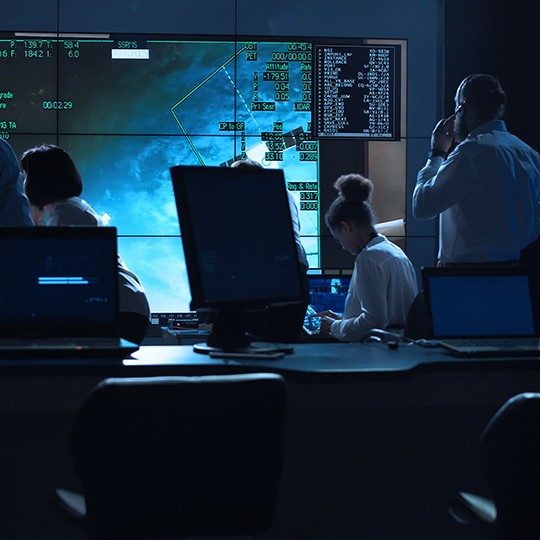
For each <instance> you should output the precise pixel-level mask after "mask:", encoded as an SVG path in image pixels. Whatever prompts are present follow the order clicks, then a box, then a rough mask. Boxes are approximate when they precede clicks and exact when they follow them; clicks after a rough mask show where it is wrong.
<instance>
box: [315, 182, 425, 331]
mask: <svg viewBox="0 0 540 540" xmlns="http://www.w3.org/2000/svg"><path fill="white" fill-rule="evenodd" d="M334 187H335V188H336V189H337V191H338V196H337V198H336V199H335V200H334V202H333V203H332V204H331V206H330V208H329V209H328V210H327V212H326V215H325V220H326V225H327V226H328V228H329V229H330V231H331V233H332V236H333V237H334V238H335V239H336V240H337V241H338V242H339V243H340V244H341V247H342V248H343V249H345V250H346V251H348V252H349V253H352V254H353V255H355V256H356V261H355V264H354V271H353V274H352V278H351V284H350V286H349V292H348V294H347V300H346V302H345V311H344V313H343V317H341V316H340V315H338V314H336V313H334V312H332V311H324V312H321V313H319V314H318V315H319V316H320V317H321V333H328V334H331V335H332V336H334V337H335V338H337V339H339V340H342V341H360V340H361V339H362V337H363V336H364V334H366V332H368V331H369V330H372V329H373V328H381V329H385V328H389V327H399V326H403V325H404V324H405V320H406V318H407V312H408V310H409V307H410V305H411V304H412V301H413V299H414V297H415V296H416V293H417V290H418V288H417V283H416V274H415V271H414V268H413V266H412V264H411V261H409V259H408V258H407V255H405V253H403V251H402V250H401V249H400V248H399V247H398V246H396V245H395V244H393V243H392V242H390V241H389V240H388V239H387V238H386V237H385V236H383V235H382V234H378V233H377V231H376V230H375V227H374V221H375V218H374V214H373V209H372V208H371V205H370V203H369V202H368V201H369V197H370V195H371V191H372V189H373V184H372V183H371V181H370V180H368V179H367V178H364V177H363V176H361V175H359V174H347V175H343V176H340V177H339V178H338V179H337V180H336V182H335V184H334Z"/></svg>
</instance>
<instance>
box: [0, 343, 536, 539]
mask: <svg viewBox="0 0 540 540" xmlns="http://www.w3.org/2000/svg"><path fill="white" fill-rule="evenodd" d="M539 368H540V361H539V360H536V359H520V360H515V359H514V360H510V359H479V360H461V359H457V358H454V357H451V356H449V355H447V354H446V353H444V352H442V351H440V350H435V349H421V348H419V347H416V346H414V347H403V348H399V349H397V350H391V349H389V348H388V347H386V346H385V345H381V344H343V343H338V344H301V345H297V346H295V353H294V354H293V355H290V356H287V357H285V358H283V359H281V360H242V361H238V360H234V361H227V362H225V361H224V360H219V359H210V358H208V357H207V356H204V355H199V354H196V353H194V352H193V351H192V349H191V347H189V346H180V347H176V346H170V347H152V346H149V347H142V348H141V350H140V351H138V352H137V353H135V355H134V357H133V358H132V359H126V360H106V359H95V360H89V359H86V360H80V361H76V362H74V361H73V360H66V359H64V360H60V359H57V360H54V359H50V360H39V361H38V360H22V359H19V360H17V359H12V360H9V359H4V360H1V361H0V375H2V376H1V377H0V432H1V433H2V435H3V438H2V444H1V445H0V475H1V477H2V483H1V486H0V493H2V495H3V496H2V497H1V500H0V522H1V523H2V532H3V535H2V536H3V537H5V538H9V539H10V540H19V539H21V540H22V539H24V540H32V539H34V538H35V539H42V538H44V537H51V538H55V540H63V539H65V540H76V539H78V538H83V536H82V535H81V534H80V533H79V531H78V530H77V529H74V528H72V527H70V526H68V525H66V524H63V523H60V522H59V521H58V520H57V518H56V516H54V515H52V514H51V513H50V511H49V510H48V508H47V505H46V499H47V496H48V495H49V494H50V492H51V491H52V489H53V488H54V487H57V486H64V487H67V488H75V489H76V488H77V483H76V480H75V474H74V472H73V470H72V469H71V463H70V459H69V455H68V449H67V440H68V434H69V430H70V426H71V423H72V421H73V418H74V416H75V413H76V411H77V409H78V407H79V405H80V403H81V402H82V400H83V399H84V396H85V395H86V394H87V393H88V392H89V391H90V389H91V388H92V387H93V386H94V385H95V384H96V383H97V382H98V381H99V380H101V379H103V378H104V377H106V376H151V375H172V374H181V375H189V374H193V375H201V374H217V373H232V372H246V371H273V372H278V373H281V374H283V375H284V376H285V378H286V381H287V391H288V418H287V428H286V448H285V455H286V460H285V471H284V479H283V493H282V497H281V499H280V506H279V509H278V515H277V518H276V522H275V524H274V526H273V528H272V529H271V531H270V532H269V533H268V534H266V535H263V536H262V538H264V539H268V540H270V539H279V540H286V539H289V538H294V539H295V540H304V539H309V540H312V539H315V540H318V539H321V540H349V539H351V540H352V539H357V538H361V539H364V538H366V539H368V540H379V539H384V540H386V539H387V538H396V539H399V540H402V539H409V538H410V539H413V538H414V539H416V538H418V537H419V536H420V534H423V535H424V536H425V537H426V538H437V539H438V540H447V539H448V540H450V539H452V540H454V539H455V538H458V537H459V538H460V539H467V538H475V537H476V534H477V532H478V531H475V530H470V531H469V530H467V529H463V528H461V527H458V526H457V525H456V524H454V523H453V521H452V520H451V518H450V517H449V516H448V515H447V512H446V503H447V501H448V499H449V497H451V496H452V495H453V494H454V493H455V492H456V491H457V490H458V489H459V488H461V489H468V490H472V491H475V490H476V491H478V492H480V493H482V492H483V493H487V491H486V486H485V485H484V483H483V480H482V477H481V475H480V470H479V467H478V464H477V455H476V446H477V440H478V437H479V435H480V433H481V431H482V429H483V427H484V426H485V424H486V423H487V421H488V420H489V418H490V417H491V416H492V415H493V414H494V412H495V411H496V410H497V408H498V407H499V406H500V405H501V404H502V403H504V401H506V400H507V399H508V398H509V397H511V396H512V395H515V394H517V393H519V392H523V391H540V369H539ZM134 451H136V449H134ZM216 456H219V449H217V450H216ZM141 459H144V457H143V456H141ZM29 515H31V517H32V519H30V518H29Z"/></svg>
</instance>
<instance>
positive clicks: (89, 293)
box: [0, 227, 138, 357]
mask: <svg viewBox="0 0 540 540" xmlns="http://www.w3.org/2000/svg"><path fill="white" fill-rule="evenodd" d="M0 253H3V254H4V259H3V263H2V265H1V266H0V356H2V357H13V356H28V357H58V356H77V357H81V356H94V357H103V356H114V357H124V356H128V355H129V354H130V353H132V352H134V351H136V350H137V349H138V346H137V345H136V344H135V343H131V342H128V341H126V340H124V339H121V338H120V337H119V336H120V334H119V328H120V326H119V311H118V267H117V264H118V263H117V251H116V229H115V228H114V227H24V228H10V227H0Z"/></svg>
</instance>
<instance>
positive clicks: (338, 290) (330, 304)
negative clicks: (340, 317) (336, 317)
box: [308, 274, 351, 313]
mask: <svg viewBox="0 0 540 540" xmlns="http://www.w3.org/2000/svg"><path fill="white" fill-rule="evenodd" d="M350 283H351V276H344V275H328V274H322V275H309V276H308V287H309V303H310V305H311V306H313V308H314V309H315V311H316V312H320V311H326V310H332V311H334V312H335V313H343V310H344V309H345V300H346V299H347V293H348V291H349V284H350Z"/></svg>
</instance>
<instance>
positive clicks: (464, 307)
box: [422, 267, 540, 357]
mask: <svg viewBox="0 0 540 540" xmlns="http://www.w3.org/2000/svg"><path fill="white" fill-rule="evenodd" d="M422 278H423V284H424V294H425V298H426V308H427V316H428V319H429V323H430V325H431V329H432V336H433V338H434V339H435V340H437V341H438V342H439V344H440V345H441V346H442V347H444V348H446V349H447V350H449V351H450V352H451V353H452V354H454V355H456V356H469V357H474V356H540V335H539V333H538V325H537V321H536V316H535V313H536V308H535V305H534V301H533V295H532V290H533V289H532V275H531V274H530V273H529V271H528V270H527V269H524V268H515V267H498V268H489V267H482V268H480V267H465V268H422Z"/></svg>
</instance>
